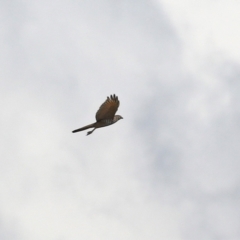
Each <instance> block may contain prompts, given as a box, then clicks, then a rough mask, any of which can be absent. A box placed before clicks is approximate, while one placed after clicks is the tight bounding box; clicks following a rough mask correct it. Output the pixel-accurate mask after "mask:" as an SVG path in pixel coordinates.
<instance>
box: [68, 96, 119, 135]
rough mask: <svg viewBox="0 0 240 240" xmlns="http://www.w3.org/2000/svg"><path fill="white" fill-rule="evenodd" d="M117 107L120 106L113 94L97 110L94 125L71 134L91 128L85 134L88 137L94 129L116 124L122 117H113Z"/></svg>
mask: <svg viewBox="0 0 240 240" xmlns="http://www.w3.org/2000/svg"><path fill="white" fill-rule="evenodd" d="M119 105H120V102H119V100H118V97H117V96H116V95H115V94H113V95H110V97H107V100H106V101H105V102H104V103H103V104H102V105H101V106H100V108H99V109H98V111H97V113H96V120H97V121H96V122H95V123H92V124H89V125H87V126H85V127H82V128H78V129H76V130H74V131H72V132H73V133H75V132H80V131H83V130H86V129H88V128H93V130H92V131H89V132H87V135H89V134H91V133H93V131H94V130H95V129H96V128H101V127H107V126H109V125H112V124H114V123H116V122H117V121H118V120H120V119H123V117H122V116H120V115H115V113H116V112H117V110H118V107H119Z"/></svg>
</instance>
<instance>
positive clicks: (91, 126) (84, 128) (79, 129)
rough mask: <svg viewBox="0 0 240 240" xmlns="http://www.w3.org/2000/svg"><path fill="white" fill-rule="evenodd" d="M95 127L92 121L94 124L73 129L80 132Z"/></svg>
mask: <svg viewBox="0 0 240 240" xmlns="http://www.w3.org/2000/svg"><path fill="white" fill-rule="evenodd" d="M94 127H95V123H92V124H89V125H87V126H85V127H82V128H78V129H76V130H73V131H72V132H73V133H75V132H80V131H83V130H86V129H88V128H94Z"/></svg>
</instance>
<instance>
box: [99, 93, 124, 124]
mask: <svg viewBox="0 0 240 240" xmlns="http://www.w3.org/2000/svg"><path fill="white" fill-rule="evenodd" d="M119 105H120V102H119V101H118V97H117V96H116V95H115V94H113V95H111V96H110V97H107V100H106V101H105V102H104V103H103V104H102V105H101V106H100V108H99V109H98V111H97V113H96V120H97V121H101V120H103V119H113V117H114V115H115V113H116V111H117V110H118V107H119Z"/></svg>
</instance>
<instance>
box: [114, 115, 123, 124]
mask: <svg viewBox="0 0 240 240" xmlns="http://www.w3.org/2000/svg"><path fill="white" fill-rule="evenodd" d="M120 119H123V117H122V116H120V115H115V116H114V120H115V121H116V122H117V121H118V120H120Z"/></svg>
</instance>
